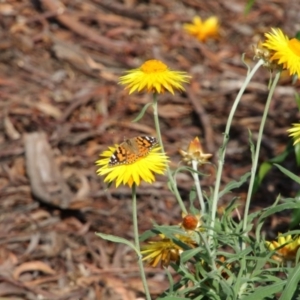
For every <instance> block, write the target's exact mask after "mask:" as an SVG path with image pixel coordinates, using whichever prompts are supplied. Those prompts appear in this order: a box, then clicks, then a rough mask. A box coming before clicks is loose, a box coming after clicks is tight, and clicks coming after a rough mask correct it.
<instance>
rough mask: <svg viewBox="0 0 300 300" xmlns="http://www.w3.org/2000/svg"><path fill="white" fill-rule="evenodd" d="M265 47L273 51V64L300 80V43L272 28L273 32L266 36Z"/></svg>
mask: <svg viewBox="0 0 300 300" xmlns="http://www.w3.org/2000/svg"><path fill="white" fill-rule="evenodd" d="M265 36H266V40H265V42H264V43H263V46H264V47H266V48H267V49H269V50H270V51H271V58H270V60H271V62H276V63H277V64H278V65H281V66H282V67H283V69H287V70H289V72H290V75H294V74H297V76H298V78H300V41H299V40H297V39H296V38H293V39H289V38H288V37H287V36H286V35H285V34H284V33H283V32H282V31H281V30H280V29H279V28H276V29H275V28H272V32H268V33H266V34H265Z"/></svg>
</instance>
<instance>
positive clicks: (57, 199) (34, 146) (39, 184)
mask: <svg viewBox="0 0 300 300" xmlns="http://www.w3.org/2000/svg"><path fill="white" fill-rule="evenodd" d="M24 143H25V158H26V171H27V175H28V177H29V180H30V186H31V191H32V194H33V195H34V196H35V197H36V198H38V199H39V200H40V201H42V202H44V203H47V204H50V205H54V206H57V207H60V208H63V209H65V208H68V207H69V203H70V202H71V200H72V193H71V191H70V189H69V187H68V185H67V184H66V183H65V181H64V179H63V177H62V175H61V173H60V171H59V169H58V166H57V164H56V162H55V160H54V156H53V153H52V149H51V147H50V145H49V143H48V141H47V137H46V134H45V133H44V132H34V133H29V134H26V135H25V137H24Z"/></svg>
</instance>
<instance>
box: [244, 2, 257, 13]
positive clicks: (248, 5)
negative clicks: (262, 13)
mask: <svg viewBox="0 0 300 300" xmlns="http://www.w3.org/2000/svg"><path fill="white" fill-rule="evenodd" d="M254 2H255V0H248V2H247V4H246V7H245V10H244V14H245V15H248V13H249V12H250V10H251V8H252V6H253V4H254Z"/></svg>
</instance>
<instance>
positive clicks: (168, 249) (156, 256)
mask: <svg viewBox="0 0 300 300" xmlns="http://www.w3.org/2000/svg"><path fill="white" fill-rule="evenodd" d="M175 237H176V238H177V239H178V240H180V241H181V242H183V243H184V244H186V245H188V246H189V247H191V248H194V247H196V246H197V245H196V243H195V242H194V241H193V240H192V239H191V238H190V237H189V236H185V235H180V234H176V235H175ZM159 238H160V240H158V241H150V242H148V245H145V246H143V248H142V251H141V254H142V255H143V256H144V257H143V260H146V261H147V262H148V264H149V265H150V266H152V267H156V266H157V264H158V263H159V262H161V266H162V267H167V266H168V265H169V264H170V262H175V263H176V262H178V261H179V258H180V254H181V253H182V252H183V249H182V248H181V247H180V246H178V245H177V244H175V243H174V242H173V241H172V240H171V239H169V238H167V237H166V236H165V235H163V234H160V235H159Z"/></svg>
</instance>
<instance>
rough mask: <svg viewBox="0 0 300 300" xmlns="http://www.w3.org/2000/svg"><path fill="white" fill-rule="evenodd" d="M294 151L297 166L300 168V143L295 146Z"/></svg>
mask: <svg viewBox="0 0 300 300" xmlns="http://www.w3.org/2000/svg"><path fill="white" fill-rule="evenodd" d="M294 151H295V157H296V162H297V166H298V167H299V166H300V143H297V144H296V145H295V146H294Z"/></svg>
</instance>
